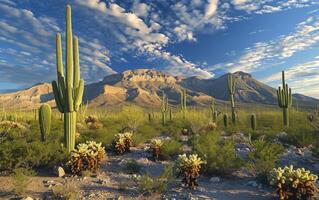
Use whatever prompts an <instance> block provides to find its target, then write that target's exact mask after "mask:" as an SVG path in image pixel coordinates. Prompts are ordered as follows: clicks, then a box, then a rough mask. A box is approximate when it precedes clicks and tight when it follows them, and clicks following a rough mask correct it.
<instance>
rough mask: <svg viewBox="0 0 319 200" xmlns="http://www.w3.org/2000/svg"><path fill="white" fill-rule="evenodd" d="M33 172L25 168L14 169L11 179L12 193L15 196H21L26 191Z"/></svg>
mask: <svg viewBox="0 0 319 200" xmlns="http://www.w3.org/2000/svg"><path fill="white" fill-rule="evenodd" d="M34 175H35V172H34V171H32V170H29V169H26V168H16V169H14V170H13V173H12V175H11V178H12V179H13V186H14V189H13V192H14V193H15V194H16V195H21V194H23V193H24V192H25V191H26V190H27V187H28V185H29V184H30V182H31V180H30V177H31V176H34Z"/></svg>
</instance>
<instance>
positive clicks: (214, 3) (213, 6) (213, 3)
mask: <svg viewBox="0 0 319 200" xmlns="http://www.w3.org/2000/svg"><path fill="white" fill-rule="evenodd" d="M217 7H218V0H209V3H208V4H207V7H206V12H205V18H206V19H209V18H211V17H212V16H214V15H215V13H216V11H217Z"/></svg>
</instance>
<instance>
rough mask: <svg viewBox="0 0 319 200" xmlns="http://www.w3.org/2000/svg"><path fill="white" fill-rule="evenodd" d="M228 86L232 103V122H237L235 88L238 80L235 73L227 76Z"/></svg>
mask: <svg viewBox="0 0 319 200" xmlns="http://www.w3.org/2000/svg"><path fill="white" fill-rule="evenodd" d="M227 86H228V94H229V97H230V104H231V118H232V123H233V124H236V111H235V97H234V94H235V88H236V81H235V79H234V77H233V75H231V74H229V75H228V77H227Z"/></svg>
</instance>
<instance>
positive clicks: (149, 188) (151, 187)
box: [132, 165, 173, 195]
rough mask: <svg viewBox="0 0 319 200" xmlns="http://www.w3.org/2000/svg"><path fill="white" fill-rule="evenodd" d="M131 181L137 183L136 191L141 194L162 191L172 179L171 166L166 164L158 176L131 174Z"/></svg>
mask: <svg viewBox="0 0 319 200" xmlns="http://www.w3.org/2000/svg"><path fill="white" fill-rule="evenodd" d="M132 180H133V182H135V184H136V185H137V192H138V193H140V194H142V195H150V194H153V193H162V192H164V191H165V190H166V189H167V187H168V185H169V184H170V183H171V182H172V181H173V167H172V166H171V165H169V166H166V167H165V169H164V171H163V172H162V174H161V175H160V176H159V177H151V176H150V175H148V174H144V175H142V176H140V175H133V176H132Z"/></svg>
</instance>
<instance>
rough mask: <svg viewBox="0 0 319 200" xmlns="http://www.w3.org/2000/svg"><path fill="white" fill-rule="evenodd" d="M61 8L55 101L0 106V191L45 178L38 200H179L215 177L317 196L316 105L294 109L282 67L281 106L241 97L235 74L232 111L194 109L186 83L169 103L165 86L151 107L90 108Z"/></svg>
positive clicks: (279, 194)
mask: <svg viewBox="0 0 319 200" xmlns="http://www.w3.org/2000/svg"><path fill="white" fill-rule="evenodd" d="M66 15H67V28H66V48H65V50H66V62H65V68H66V70H64V69H63V62H62V45H61V35H60V34H57V36H56V44H57V47H56V48H57V81H53V82H52V87H53V91H54V92H53V93H54V97H55V103H56V107H52V108H51V107H50V106H49V105H48V104H43V105H41V107H39V108H38V109H36V110H6V109H3V110H2V111H1V112H0V119H1V121H0V145H1V146H0V147H1V148H0V158H1V159H0V170H1V175H2V177H1V178H0V183H1V184H3V183H4V181H7V180H10V181H9V184H8V186H7V187H2V188H1V190H5V191H7V193H4V194H3V195H2V194H1V196H0V197H3V198H11V197H26V196H32V195H34V192H32V183H33V184H35V182H37V181H39V180H41V181H42V182H45V184H46V185H45V186H43V188H44V189H42V190H41V192H40V193H39V194H36V197H39V196H40V197H41V198H58V199H59V198H62V199H72V198H73V199H80V198H82V197H85V198H86V197H87V198H95V197H96V196H94V195H95V194H97V193H98V194H100V195H101V196H99V198H105V197H116V198H120V196H124V197H125V198H131V197H134V198H137V199H138V198H141V199H142V198H143V197H145V196H146V197H150V198H151V199H155V198H168V199H170V198H176V199H184V197H185V196H182V195H185V194H189V193H192V192H193V191H196V190H198V191H199V192H200V191H201V190H204V189H201V190H199V189H198V188H201V187H203V186H202V185H205V187H206V188H209V189H212V187H213V188H214V187H215V186H216V187H217V184H219V183H220V182H221V179H222V180H227V183H229V184H231V183H232V182H234V183H237V184H238V185H241V187H242V185H243V183H244V185H245V184H246V182H247V185H246V186H247V187H255V188H254V189H255V192H256V196H258V194H262V193H263V191H266V192H264V193H267V192H268V193H270V194H268V196H266V197H265V199H267V198H268V199H273V198H275V199H282V200H285V199H289V200H292V199H314V198H316V197H317V196H318V182H317V176H316V175H315V174H316V173H318V172H319V166H318V154H319V137H318V131H319V130H318V127H319V120H318V119H319V111H318V110H316V111H315V112H314V111H308V110H302V109H296V108H295V107H294V106H293V102H292V97H291V89H289V88H288V85H287V84H286V83H285V78H284V72H283V74H282V76H283V82H282V84H283V85H282V88H281V87H280V88H279V89H278V106H276V105H273V106H270V107H268V108H267V109H264V108H263V106H253V105H252V106H249V109H247V108H246V107H241V106H240V105H239V104H237V103H236V102H235V96H234V94H235V89H236V79H235V78H234V77H233V76H232V75H229V76H228V89H227V91H225V92H227V94H228V96H229V102H230V109H228V107H229V106H228V103H227V102H225V104H221V103H219V104H217V103H216V102H215V100H214V99H213V100H212V101H211V104H210V105H206V106H205V105H202V106H190V105H188V94H187V90H186V89H183V90H181V91H180V102H178V103H175V104H172V103H170V101H169V99H168V96H167V95H166V94H165V92H163V93H162V94H161V95H162V96H161V97H162V98H161V106H160V107H157V108H153V109H150V108H146V107H140V106H136V105H122V106H118V107H117V108H102V107H100V108H99V107H98V108H96V107H91V106H90V105H89V104H85V103H84V102H82V101H83V100H82V96H83V90H84V81H83V80H81V79H80V67H79V53H78V51H79V50H78V39H77V38H76V37H73V36H72V31H71V28H72V27H71V8H70V7H69V6H68V7H67V12H66ZM64 72H65V73H66V74H65V75H64ZM229 116H231V117H230V118H229ZM292 165H295V166H292ZM123 174H124V175H123ZM52 177H54V181H53V182H54V184H53V183H51V182H50V181H51V180H50V179H53V178H52ZM122 179H124V180H122ZM239 179H240V180H239ZM30 185H31V186H30ZM207 185H209V186H207ZM102 186H103V187H102ZM34 187H35V186H33V189H34ZM64 187H65V190H63V188H64ZM92 188H95V189H92ZM96 188H100V191H107V192H106V193H105V194H104V193H103V192H96V190H98V189H96ZM101 188H102V189H101ZM132 188H133V189H132ZM272 188H273V189H272ZM209 189H207V190H209ZM245 189H247V188H245ZM176 191H177V192H176ZM185 191H186V192H185ZM0 192H1V191H0ZM176 193H177V194H176ZM92 194H93V195H92ZM103 195H104V196H103ZM174 195H175V196H174ZM179 195H181V196H179ZM206 195H207V196H208V197H207V198H213V196H214V195H213V194H212V195H211V196H209V195H210V194H208V192H207V194H206ZM261 196H263V195H261ZM188 197H189V196H187V197H185V198H188ZM243 198H244V197H243Z"/></svg>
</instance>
